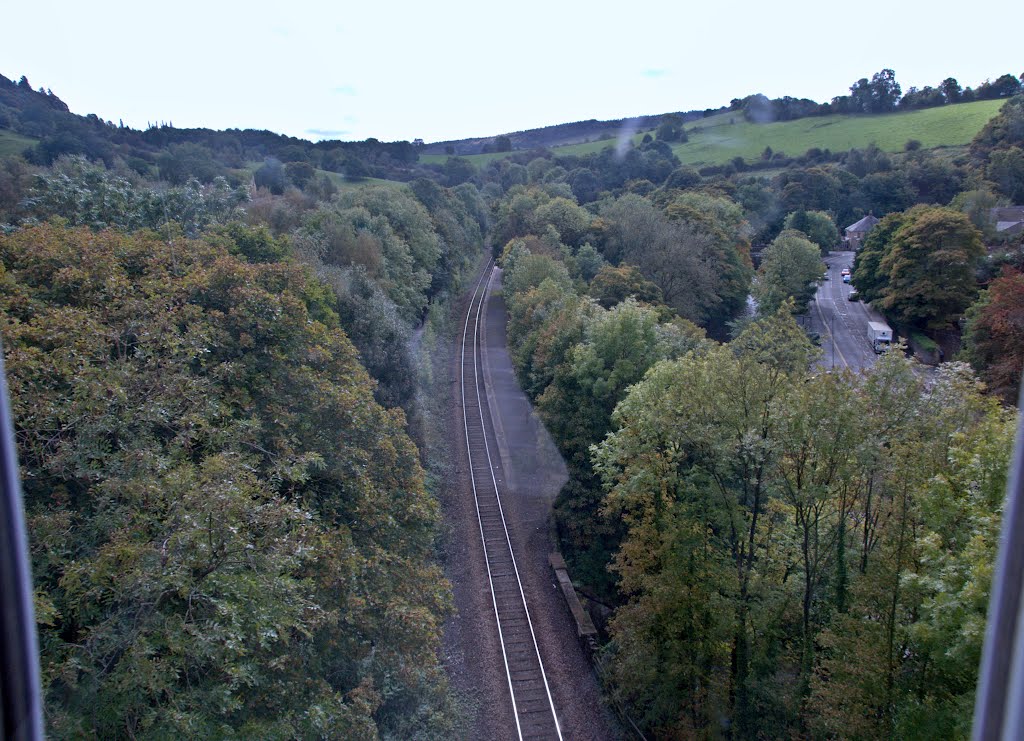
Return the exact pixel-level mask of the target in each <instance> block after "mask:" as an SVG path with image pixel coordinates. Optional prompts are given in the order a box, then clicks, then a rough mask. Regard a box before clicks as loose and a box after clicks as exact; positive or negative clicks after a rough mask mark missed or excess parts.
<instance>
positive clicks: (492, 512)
mask: <svg viewBox="0 0 1024 741" xmlns="http://www.w3.org/2000/svg"><path fill="white" fill-rule="evenodd" d="M492 270H493V261H491V262H490V263H488V265H487V266H486V267H485V268H484V271H483V274H482V275H481V277H480V280H479V281H478V282H477V285H476V287H475V289H474V291H473V296H472V299H471V300H470V303H469V307H468V308H467V310H466V322H465V325H464V327H463V331H462V346H461V372H460V375H459V386H460V390H461V395H462V420H463V425H464V427H465V433H466V434H465V438H466V455H467V458H468V460H469V473H470V481H471V482H472V490H473V499H474V501H475V503H476V514H477V522H478V524H479V526H480V542H481V544H482V546H483V552H484V559H485V563H486V566H487V580H488V584H489V587H490V593H491V603H492V605H493V606H494V619H495V624H496V626H497V631H498V640H499V643H500V645H501V654H502V660H503V662H504V667H505V674H506V678H507V680H508V690H509V699H510V701H511V704H512V714H513V717H514V718H515V724H516V727H515V732H516V737H517V738H519V739H521V740H526V739H561V738H562V729H561V725H560V724H559V720H558V713H557V711H556V710H555V703H554V700H553V699H552V696H551V688H550V686H549V685H548V679H547V675H546V674H545V672H544V663H543V661H542V660H541V655H540V647H539V646H538V644H537V636H536V634H535V633H534V628H533V621H532V620H531V618H530V608H529V606H528V605H527V600H526V592H525V590H524V589H523V583H522V580H521V578H520V574H519V567H518V566H517V564H516V557H515V553H514V550H513V548H512V538H511V536H510V534H509V528H508V523H507V522H506V520H505V511H504V508H503V506H502V498H501V491H500V489H501V487H500V486H499V484H498V479H497V477H496V476H495V473H494V471H495V468H496V463H499V462H500V461H499V460H496V459H498V452H497V450H496V449H495V450H494V451H493V452H492V446H491V442H490V437H491V435H492V434H493V432H492V431H491V430H492V429H493V428H490V427H489V425H488V421H489V420H490V412H489V411H488V409H487V404H486V388H485V386H484V378H483V372H482V369H481V367H480V366H481V361H480V333H481V322H480V316H481V313H482V311H483V306H484V303H485V302H486V298H487V292H488V287H489V284H490V277H491V274H492ZM495 448H496V446H495Z"/></svg>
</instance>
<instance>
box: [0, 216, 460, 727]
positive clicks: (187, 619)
mask: <svg viewBox="0 0 1024 741" xmlns="http://www.w3.org/2000/svg"><path fill="white" fill-rule="evenodd" d="M213 242H215V240H211V241H209V242H207V241H195V240H188V239H180V238H179V239H176V240H175V241H174V243H173V244H168V243H167V242H166V241H164V240H163V239H160V238H158V237H157V236H156V235H155V234H153V233H151V232H138V233H135V234H123V233H118V232H115V231H101V232H92V231H91V230H88V229H84V228H78V229H68V228H64V227H59V226H55V225H42V226H37V227H32V228H29V229H24V230H21V231H19V232H16V233H14V234H12V235H9V236H0V256H2V260H3V270H2V271H0V281H2V282H3V285H4V290H3V291H0V297H2V298H0V319H2V321H3V326H4V328H5V329H4V349H5V352H6V353H7V355H6V362H7V369H8V373H9V379H10V383H11V389H12V401H13V404H14V416H15V419H17V420H18V440H19V458H20V462H21V464H22V467H23V469H22V470H23V472H24V474H25V477H24V495H25V509H26V516H27V521H28V526H29V529H30V533H31V538H30V542H31V544H32V558H33V573H34V576H35V579H36V584H35V586H36V598H37V609H36V614H37V616H38V618H39V633H40V649H41V656H42V673H43V692H44V699H45V702H46V706H47V713H46V715H47V722H48V724H49V729H50V733H51V734H52V735H53V736H55V737H75V736H87V735H99V736H103V737H109V738H132V737H138V736H156V737H171V736H183V737H185V736H201V737H215V736H223V735H239V736H246V737H263V738H266V737H310V736H324V735H331V734H341V735H343V736H347V737H372V736H376V735H385V736H396V737H408V736H409V735H410V729H411V728H417V729H418V730H419V731H420V732H424V733H427V734H428V735H440V736H447V735H450V734H451V732H452V729H451V716H450V715H449V711H448V709H447V707H448V706H447V700H446V699H445V698H444V689H443V685H444V673H443V670H442V669H441V667H440V666H439V664H438V662H437V651H438V649H439V640H440V627H441V620H442V619H443V616H444V614H445V612H446V609H447V608H446V605H447V600H448V598H447V595H446V586H445V583H444V580H443V579H442V576H441V574H440V572H439V570H438V569H437V567H436V566H432V565H429V562H430V559H431V558H432V549H433V545H432V544H433V539H434V534H433V527H434V526H433V523H434V522H436V517H437V507H436V502H434V501H433V499H432V498H431V497H430V496H429V495H428V493H427V491H426V488H425V485H424V474H423V471H422V469H421V468H420V464H419V457H418V452H417V451H416V449H415V447H414V446H413V444H412V442H411V441H410V440H409V438H408V437H407V435H406V434H405V432H404V426H405V419H404V417H403V415H402V414H401V413H400V412H394V411H387V410H384V409H383V408H381V407H380V406H378V405H377V404H376V403H375V402H374V401H373V398H372V388H373V382H372V380H371V379H370V378H369V376H368V375H367V374H366V372H365V370H364V369H363V368H362V367H361V366H360V364H359V360H358V354H357V352H356V350H355V348H354V347H353V346H352V344H351V342H349V340H348V338H347V337H346V336H345V334H344V332H343V331H342V330H341V328H340V326H339V324H338V318H337V315H336V314H335V312H334V311H333V308H332V306H331V300H330V292H329V291H328V290H327V289H326V287H325V286H323V284H321V283H319V282H318V281H316V280H315V279H313V278H312V276H311V275H310V274H309V272H308V271H306V270H305V269H304V268H302V267H300V266H297V265H294V264H289V263H260V264H251V263H247V262H245V261H243V260H239V259H238V258H237V257H234V256H232V255H231V254H229V252H228V250H227V249H226V248H225V247H224V246H222V245H221V244H217V243H213ZM397 616H401V618H400V619H399V618H398V617H397ZM426 729H432V730H426Z"/></svg>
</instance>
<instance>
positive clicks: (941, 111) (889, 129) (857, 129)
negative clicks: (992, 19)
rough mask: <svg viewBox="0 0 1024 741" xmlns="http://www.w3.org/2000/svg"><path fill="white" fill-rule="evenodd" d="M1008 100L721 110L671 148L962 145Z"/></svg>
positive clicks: (690, 156) (562, 151)
mask: <svg viewBox="0 0 1024 741" xmlns="http://www.w3.org/2000/svg"><path fill="white" fill-rule="evenodd" d="M1004 102H1005V101H1003V100H982V101H978V102H976V103H961V104H960V105H953V106H943V107H941V108H926V109H924V110H919V111H907V112H904V113H889V114H884V115H877V116H863V115H860V116H853V115H835V116H816V117H812V118H801V119H797V120H796V121H780V122H778V123H769V124H755V123H749V122H748V121H746V120H744V118H743V114H742V113H738V112H735V111H732V112H727V113H718V114H715V115H714V116H710V117H708V118H705V119H701V120H698V121H694V122H692V123H690V124H687V127H686V131H687V133H688V134H689V137H690V140H689V141H688V142H686V143H685V144H676V145H675V146H673V147H672V151H673V152H675V155H676V156H677V157H678V158H679V160H680V162H682V163H683V164H686V165H695V166H702V165H721V164H725V163H726V162H728V161H729V160H731V159H733V158H734V157H742V158H743V159H745V160H747V161H748V162H749V161H753V160H756V159H759V158H760V157H761V153H762V152H763V151H764V149H765V147H771V148H772V151H774V152H783V153H785V154H787V155H789V156H791V157H795V156H799V155H801V154H803V153H804V152H806V151H807V150H808V149H811V148H812V147H817V148H819V149H830V150H832V151H833V152H844V151H846V150H848V149H853V148H855V147H856V148H863V147H866V146H868V145H869V144H871V143H872V142H874V143H875V144H876V145H877V146H878V147H879V148H881V149H883V150H884V151H886V152H900V151H903V145H904V144H906V143H907V141H908V140H910V139H917V140H918V141H919V142H921V146H922V147H923V148H925V149H934V148H936V147H960V146H964V145H966V144H969V143H970V141H971V140H972V139H973V138H974V136H975V134H977V133H978V131H980V130H981V127H982V126H984V125H985V123H986V122H987V121H988V120H989V119H991V118H992V117H993V116H994V115H995V114H996V113H997V112H998V111H999V109H1000V108H1001V107H1002V105H1003V103H1004ZM643 135H644V132H640V133H638V134H636V135H635V136H634V137H633V141H634V143H639V142H640V140H641V139H642V138H643ZM613 145H614V142H613V141H594V142H587V143H586V144H572V145H569V146H564V147H554V148H552V150H551V151H552V152H554V153H555V154H558V155H570V154H576V155H582V154H589V153H591V152H600V151H601V150H602V149H604V148H605V147H609V146H613ZM506 156H508V154H507V153H500V154H474V155H468V156H466V159H468V160H470V161H471V162H473V164H475V165H476V166H478V167H480V166H483V165H485V164H487V163H488V162H490V161H491V160H494V159H497V158H500V157H506ZM447 159H448V156H447V155H437V154H432V155H422V156H421V157H420V161H421V162H424V163H437V164H443V163H444V162H445V160H447Z"/></svg>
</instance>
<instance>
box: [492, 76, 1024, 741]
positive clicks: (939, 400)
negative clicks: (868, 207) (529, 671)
mask: <svg viewBox="0 0 1024 741" xmlns="http://www.w3.org/2000/svg"><path fill="white" fill-rule="evenodd" d="M1020 100H1022V99H1021V98H1020V97H1019V96H1018V97H1016V98H1013V99H1011V101H1008V103H1007V105H1006V106H1005V107H1004V109H1003V112H1002V113H1001V114H1000V116H999V117H997V118H996V119H995V120H993V122H992V123H991V124H990V125H989V126H988V127H986V129H985V130H984V131H983V132H982V133H981V134H979V137H978V139H977V140H976V142H975V145H974V148H973V150H972V155H971V156H969V157H965V158H963V159H962V160H961V161H959V162H950V161H948V160H943V159H939V158H938V157H936V156H935V155H933V154H930V153H924V152H920V151H919V150H916V149H913V148H911V151H908V152H907V153H906V154H904V155H902V156H899V157H890V156H889V155H885V154H883V153H881V152H880V151H878V150H877V149H875V148H870V149H868V150H866V151H854V152H851V153H848V157H847V158H846V159H845V161H844V162H843V163H842V164H836V165H831V164H830V165H815V166H811V167H804V168H799V169H793V170H791V171H787V172H784V173H782V174H781V175H779V176H778V177H776V178H775V179H773V180H765V179H760V180H759V179H754V178H748V177H744V178H739V177H737V176H732V177H725V176H721V175H719V176H715V177H702V176H701V175H700V173H697V172H694V171H692V170H687V169H686V168H680V167H676V169H674V170H673V171H672V172H671V173H670V175H669V177H667V178H666V179H665V180H664V181H662V182H661V183H660V184H655V182H654V181H650V180H648V181H646V182H644V181H643V179H630V178H625V179H623V177H622V170H621V168H622V167H624V166H636V165H637V163H641V162H643V157H644V156H645V154H647V153H650V152H651V151H655V152H658V151H659V150H660V147H657V146H656V143H655V147H651V146H648V147H647V149H646V150H645V149H644V147H643V145H642V146H641V147H639V148H638V150H637V153H636V155H635V157H634V158H633V159H628V155H626V156H620V157H619V158H618V159H613V157H614V156H613V155H612V154H611V153H610V152H609V153H607V154H606V156H605V158H603V159H600V160H598V159H597V158H589V159H588V160H587V162H588V164H592V165H593V166H594V169H593V170H591V173H592V174H593V175H594V176H595V177H596V178H607V179H606V180H604V181H603V182H602V183H601V185H599V186H597V187H598V188H599V190H596V192H593V191H591V192H589V195H590V197H591V198H592V199H593V200H590V201H588V202H585V203H584V202H583V201H582V200H581V199H579V198H578V196H577V193H576V188H575V187H574V182H573V179H574V176H578V174H579V173H578V172H574V168H572V167H571V166H569V167H567V166H566V165H567V164H569V165H572V164H578V163H579V161H576V162H571V161H569V162H567V159H566V158H556V157H551V156H546V155H541V156H533V157H529V156H528V155H524V154H519V153H517V154H514V155H513V156H512V158H511V159H510V160H506V161H498V162H494V163H491V164H489V165H488V166H487V167H485V168H484V169H483V170H482V171H480V172H479V173H477V174H476V175H475V176H474V177H475V178H477V181H478V182H481V183H482V190H483V192H484V193H485V194H486V195H487V196H488V197H489V198H491V199H492V201H493V203H494V204H495V205H494V209H493V213H494V239H495V242H496V244H499V245H501V244H504V245H505V246H504V249H503V252H502V262H503V266H504V279H503V280H504V289H505V291H504V292H505V298H506V302H507V305H508V308H509V327H508V338H509V343H510V349H511V354H512V358H513V363H514V365H515V367H516V371H517V374H518V376H519V378H520V381H521V383H522V385H523V387H524V389H525V390H526V391H527V393H528V394H529V395H530V396H531V398H532V399H533V400H534V403H535V405H536V408H537V410H538V412H539V414H540V416H541V418H542V419H543V421H544V423H545V425H546V426H547V427H548V429H549V430H550V431H551V432H552V434H553V437H554V438H555V441H556V443H557V444H558V445H559V447H560V449H561V450H562V452H563V454H564V455H565V457H566V460H567V464H568V467H569V472H570V479H569V482H568V484H567V485H566V486H565V488H564V489H563V490H562V492H561V493H560V495H559V497H558V500H557V501H556V506H555V520H556V526H557V529H558V534H559V539H560V543H561V547H562V549H563V552H564V553H565V555H566V557H567V560H568V561H569V563H570V567H571V569H572V573H573V576H574V579H576V580H577V581H578V582H579V583H581V584H582V585H583V586H584V588H585V590H586V592H587V594H590V595H592V596H594V597H596V598H597V599H599V600H600V601H602V602H604V603H605V604H606V605H608V606H610V607H612V609H613V613H612V617H611V620H610V622H609V624H608V626H607V630H608V635H609V639H610V640H609V642H608V644H607V645H606V646H605V648H604V649H603V650H604V651H605V653H606V658H607V659H608V661H609V666H611V674H612V680H611V691H612V692H614V693H615V694H616V695H617V696H618V697H619V698H620V699H621V700H622V701H623V702H624V703H625V704H626V705H627V706H628V707H629V708H630V713H631V715H632V716H633V718H634V719H635V720H636V721H637V722H638V723H640V724H641V726H642V727H643V728H644V730H645V731H646V732H650V733H651V735H652V736H654V737H664V738H674V737H717V736H721V735H730V736H733V737H738V738H752V737H760V738H784V737H793V736H800V737H813V738H831V737H843V738H865V739H867V738H883V737H898V738H904V737H910V738H937V737H938V738H951V737H960V736H963V735H965V734H966V733H967V729H969V726H970V720H971V711H972V707H973V698H974V690H975V682H976V676H977V666H978V659H979V656H980V645H981V639H982V637H983V630H982V627H983V626H984V622H985V611H986V609H987V600H988V590H989V585H988V579H989V575H990V573H991V565H992V562H993V560H994V557H995V547H996V541H997V537H998V530H999V512H1000V508H1001V503H1002V497H1003V492H1004V486H1005V476H1006V469H1007V464H1008V457H1009V450H1010V447H1011V443H1012V438H1013V430H1014V427H1015V422H1016V418H1017V412H1016V410H1014V409H1013V408H1012V407H1004V406H1001V404H1000V401H999V400H998V397H997V396H995V395H993V394H992V393H991V392H995V393H996V394H998V395H1000V396H1002V397H1003V398H1005V399H1006V400H1008V401H1012V398H1013V397H1012V388H1013V387H1015V385H1016V383H1017V379H1019V374H1020V372H1021V368H1020V363H1021V361H1022V360H1024V359H1022V358H1021V355H1022V352H1021V348H1022V347H1024V342H1022V338H1021V336H1020V332H1019V331H1018V330H1017V324H1015V320H1014V317H1018V316H1019V315H1020V313H1021V311H1024V282H1022V281H1021V280H1020V273H1019V272H1018V271H1019V269H1020V268H1021V267H1024V259H1022V258H1024V251H1022V250H1021V243H1020V238H1019V237H1009V238H1007V237H1005V236H1003V237H1000V236H999V235H997V234H996V233H995V231H994V225H993V224H992V223H990V222H989V213H988V209H989V204H993V203H999V202H1000V201H1001V200H1002V199H1006V198H1007V196H1008V195H1010V192H1008V191H1006V190H1003V187H1004V186H1003V185H1002V184H1000V183H999V182H996V181H995V180H993V179H990V178H991V176H992V174H994V173H995V172H996V171H994V170H992V169H991V167H992V162H993V161H995V162H1001V161H1005V160H1000V155H999V154H997V155H996V157H995V158H994V159H993V157H992V156H991V154H990V153H991V152H996V153H1003V155H1002V156H1004V157H1005V156H1006V153H1007V152H1012V151H1013V150H1014V148H1019V146H1020V142H1019V140H1018V139H1017V138H1014V137H1018V136H1019V131H1020V129H1019V127H1017V126H1016V124H1015V121H1016V117H1017V116H1018V113H1017V111H1018V108H1017V106H1018V101H1020ZM647 156H650V155H649V154H648V155H647ZM655 156H660V155H655ZM597 162H602V163H604V162H614V163H615V165H614V166H612V167H610V168H604V167H603V166H602V165H598V164H596V163H597ZM624 163H627V164H626V165H624ZM872 176H875V177H872ZM894 184H901V185H899V186H898V188H897V189H896V190H898V192H901V193H902V195H901V196H900V199H904V200H902V201H901V202H899V206H900V207H899V208H893V209H887V208H880V209H879V214H883V213H887V212H889V211H890V210H891V215H889V216H886V217H885V218H884V219H883V220H882V223H881V224H879V225H878V226H877V227H876V228H875V230H874V231H873V232H871V234H870V235H869V237H868V241H867V243H866V245H865V247H864V248H863V251H862V252H861V254H860V256H859V257H858V259H857V265H856V268H855V275H856V276H863V284H861V283H860V281H861V277H858V278H857V280H858V288H860V287H861V285H863V289H862V290H863V291H864V293H865V298H867V299H868V300H873V301H874V302H875V303H876V305H877V306H879V307H880V308H882V309H883V310H885V311H886V312H888V313H889V314H890V315H891V316H892V317H894V318H895V319H897V320H898V321H899V322H900V323H902V324H903V325H905V326H906V327H907V328H909V329H913V330H915V331H921V332H927V331H931V330H933V329H935V328H937V327H941V328H943V330H948V329H950V328H951V327H956V326H957V324H958V322H959V320H960V318H961V317H963V316H964V315H965V314H966V316H967V322H966V332H965V337H966V345H967V350H966V351H965V358H966V359H968V360H971V361H972V362H974V363H975V364H976V367H977V368H978V371H979V372H980V373H981V374H982V376H983V377H984V378H985V380H986V381H988V382H989V386H988V387H987V388H986V386H984V385H982V384H981V383H980V382H979V380H978V378H977V377H976V376H975V375H974V374H973V373H972V371H971V369H970V368H968V367H967V366H966V365H965V364H963V363H955V364H946V365H944V366H942V368H941V369H940V370H939V371H938V373H937V376H936V377H935V378H934V379H933V380H932V381H930V382H928V383H925V382H924V381H923V380H922V378H921V377H920V376H919V375H918V374H917V372H916V371H915V369H914V368H913V365H912V361H908V360H906V359H905V358H904V357H903V355H902V354H901V353H898V352H893V353H890V354H888V355H886V356H884V357H883V358H881V359H880V360H879V362H878V364H877V365H876V366H875V367H874V368H873V369H872V370H871V371H870V372H868V373H866V374H863V375H860V376H853V375H850V374H846V373H820V372H818V371H816V370H814V368H815V362H814V361H815V358H816V353H817V351H816V350H814V348H813V347H812V345H811V344H810V342H809V340H808V338H807V336H806V335H805V333H804V332H803V330H801V329H800V328H799V327H798V326H797V324H796V323H795V321H794V319H793V314H795V313H800V312H801V311H803V309H804V305H805V304H806V302H807V300H808V298H809V297H810V296H811V295H813V292H814V289H815V282H816V281H817V280H818V279H820V276H821V270H822V264H821V254H822V252H823V251H827V250H828V249H830V248H832V247H835V246H836V245H837V243H838V241H839V233H838V230H837V226H836V225H837V215H838V219H843V220H845V219H850V220H851V221H852V219H853V217H854V216H858V217H859V215H861V214H863V213H864V211H861V210H860V209H859V207H858V206H857V205H854V204H855V203H857V202H858V201H860V203H864V201H863V200H860V199H878V200H876V201H874V202H875V203H882V202H883V201H884V200H885V199H886V198H889V197H891V194H892V192H893V191H891V190H889V189H888V186H892V185H894ZM602 186H603V187H602ZM1002 202H1004V203H1005V202H1006V201H1005V200H1002ZM934 203H940V204H943V205H941V206H935V205H925V204H934ZM947 204H948V205H947ZM838 223H839V224H842V223H844V222H843V221H839V222H838ZM847 223H848V222H847ZM999 239H1001V240H1002V249H1001V250H996V251H993V252H991V253H989V254H985V252H984V251H983V250H982V243H983V240H992V241H996V240H999ZM752 240H755V241H760V242H761V243H762V244H766V245H767V246H766V248H765V249H764V250H763V251H762V253H761V262H760V268H759V270H758V272H757V274H756V277H754V272H753V269H752V266H751V265H750V263H749V261H748V260H747V254H748V250H749V248H750V246H751V241H752ZM870 270H874V273H873V275H874V281H875V282H874V283H872V282H871V280H870V279H869V278H868V273H869V271H870ZM986 285H988V288H987V291H986V290H985V286H986ZM979 288H981V289H982V293H981V294H980V299H979V300H978V301H977V302H976V303H975V298H976V297H977V296H979V293H978V291H979ZM748 292H751V293H753V295H754V296H755V297H756V298H757V299H758V304H759V313H758V314H757V315H755V316H751V315H749V314H748V313H746V311H745V299H746V296H747V293H748ZM708 335H710V338H709V336H708Z"/></svg>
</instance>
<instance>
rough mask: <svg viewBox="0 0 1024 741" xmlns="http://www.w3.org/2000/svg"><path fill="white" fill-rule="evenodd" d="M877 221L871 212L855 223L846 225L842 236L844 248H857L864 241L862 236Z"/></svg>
mask: <svg viewBox="0 0 1024 741" xmlns="http://www.w3.org/2000/svg"><path fill="white" fill-rule="evenodd" d="M877 223H878V219H876V218H875V217H874V216H872V215H871V214H868V215H867V216H865V217H864V218H863V219H861V220H860V221H858V222H857V223H855V224H850V225H849V226H848V227H846V229H845V230H844V231H845V232H846V235H845V236H844V237H843V242H845V243H846V244H845V247H846V249H848V250H859V249H860V246H861V244H862V243H863V241H864V237H865V236H867V233H868V232H869V231H871V230H872V228H874V226H875V224H877Z"/></svg>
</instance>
